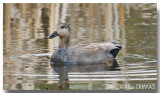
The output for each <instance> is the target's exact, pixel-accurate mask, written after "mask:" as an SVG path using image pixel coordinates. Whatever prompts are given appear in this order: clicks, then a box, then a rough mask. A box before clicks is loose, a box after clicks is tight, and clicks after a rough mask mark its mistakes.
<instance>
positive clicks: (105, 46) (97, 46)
mask: <svg viewBox="0 0 160 93" xmlns="http://www.w3.org/2000/svg"><path fill="white" fill-rule="evenodd" d="M117 48H119V47H118V46H116V44H113V43H91V44H88V45H87V44H81V45H77V46H71V47H69V50H70V51H74V52H77V53H92V52H98V51H104V52H110V51H111V50H113V49H117Z"/></svg>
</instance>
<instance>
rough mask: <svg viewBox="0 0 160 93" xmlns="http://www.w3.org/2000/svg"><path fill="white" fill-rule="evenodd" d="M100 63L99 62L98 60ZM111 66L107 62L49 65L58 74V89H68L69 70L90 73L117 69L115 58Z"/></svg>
mask: <svg viewBox="0 0 160 93" xmlns="http://www.w3.org/2000/svg"><path fill="white" fill-rule="evenodd" d="M100 63H101V62H100ZM113 63H114V64H113V66H108V65H107V64H104V63H102V64H99V63H97V64H81V65H73V64H72V65H71V64H69V65H54V64H51V67H52V69H53V71H54V72H56V73H58V75H59V82H58V83H59V89H60V90H69V89H70V88H69V77H68V73H69V72H79V73H85V72H88V73H91V72H101V71H116V70H117V71H119V70H120V69H119V68H117V67H118V63H117V61H116V60H114V62H113Z"/></svg>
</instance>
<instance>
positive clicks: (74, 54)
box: [46, 23, 122, 66]
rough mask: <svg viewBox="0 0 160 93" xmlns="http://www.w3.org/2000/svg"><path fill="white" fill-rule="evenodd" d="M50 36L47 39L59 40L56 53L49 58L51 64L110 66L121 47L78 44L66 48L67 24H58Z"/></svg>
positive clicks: (115, 45)
mask: <svg viewBox="0 0 160 93" xmlns="http://www.w3.org/2000/svg"><path fill="white" fill-rule="evenodd" d="M55 30H56V31H54V32H53V33H52V34H51V35H49V36H47V37H46V38H47V39H52V38H54V37H56V36H59V38H60V44H59V47H58V49H57V50H56V52H54V53H53V55H52V57H51V63H53V64H58V63H60V64H64V63H76V64H77V63H104V62H105V63H106V64H107V65H108V66H111V65H112V61H113V60H114V59H115V57H116V56H117V54H118V52H119V50H120V49H121V48H122V46H121V45H117V44H116V43H113V42H112V43H91V44H80V45H76V46H70V47H69V46H68V45H69V40H70V34H71V30H70V25H69V24H67V23H59V24H58V25H57V27H56V29H55Z"/></svg>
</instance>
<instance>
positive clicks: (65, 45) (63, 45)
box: [59, 37, 70, 49]
mask: <svg viewBox="0 0 160 93" xmlns="http://www.w3.org/2000/svg"><path fill="white" fill-rule="evenodd" d="M69 39H70V38H69V37H60V44H59V48H66V49H67V48H68V45H69Z"/></svg>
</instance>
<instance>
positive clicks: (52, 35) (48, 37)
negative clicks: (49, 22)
mask: <svg viewBox="0 0 160 93" xmlns="http://www.w3.org/2000/svg"><path fill="white" fill-rule="evenodd" d="M56 36H58V34H57V32H56V31H54V32H53V33H52V34H51V35H49V36H47V37H46V39H52V38H55V37H56Z"/></svg>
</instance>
